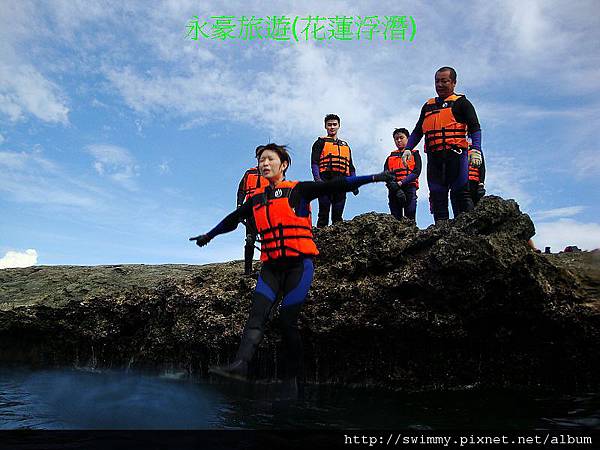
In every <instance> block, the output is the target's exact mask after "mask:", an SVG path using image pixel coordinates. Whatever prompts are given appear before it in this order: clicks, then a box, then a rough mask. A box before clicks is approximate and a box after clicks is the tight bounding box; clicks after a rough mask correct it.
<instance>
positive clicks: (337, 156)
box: [319, 137, 352, 176]
mask: <svg viewBox="0 0 600 450" xmlns="http://www.w3.org/2000/svg"><path fill="white" fill-rule="evenodd" d="M321 139H323V141H325V144H324V145H323V150H321V155H320V156H319V173H323V172H337V173H341V174H343V175H345V176H348V175H350V161H351V159H352V158H351V153H350V147H349V146H348V144H347V143H346V142H344V141H341V140H339V139H333V138H330V137H322V138H321Z"/></svg>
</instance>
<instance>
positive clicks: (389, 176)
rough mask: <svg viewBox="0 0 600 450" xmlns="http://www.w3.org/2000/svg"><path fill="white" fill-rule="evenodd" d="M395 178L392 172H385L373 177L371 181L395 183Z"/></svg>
mask: <svg viewBox="0 0 600 450" xmlns="http://www.w3.org/2000/svg"><path fill="white" fill-rule="evenodd" d="M395 180H396V177H395V176H394V174H393V173H392V172H390V171H389V170H386V171H385V172H381V173H378V174H376V175H373V181H395Z"/></svg>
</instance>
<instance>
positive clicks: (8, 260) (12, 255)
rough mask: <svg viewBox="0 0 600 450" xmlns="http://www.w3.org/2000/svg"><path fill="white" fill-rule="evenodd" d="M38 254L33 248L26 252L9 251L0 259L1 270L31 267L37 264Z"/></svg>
mask: <svg viewBox="0 0 600 450" xmlns="http://www.w3.org/2000/svg"><path fill="white" fill-rule="evenodd" d="M37 258H38V254H37V251H35V250H34V249H32V248H29V249H27V250H25V251H24V252H14V251H8V252H6V254H5V255H4V256H3V257H2V258H0V269H8V268H10V267H29V266H33V265H35V264H37Z"/></svg>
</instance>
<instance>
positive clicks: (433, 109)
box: [422, 94, 469, 153]
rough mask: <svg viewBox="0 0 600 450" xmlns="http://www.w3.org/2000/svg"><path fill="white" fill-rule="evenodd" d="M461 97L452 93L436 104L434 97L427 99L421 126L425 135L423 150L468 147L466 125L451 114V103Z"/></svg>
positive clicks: (435, 150)
mask: <svg viewBox="0 0 600 450" xmlns="http://www.w3.org/2000/svg"><path fill="white" fill-rule="evenodd" d="M461 97H464V96H463V95H462V94H452V95H451V96H449V97H448V98H446V99H445V100H444V101H443V102H442V103H441V104H438V103H437V102H436V99H435V98H430V99H429V100H427V103H426V104H425V118H424V119H423V127H422V130H423V135H424V136H425V152H427V153H429V152H438V151H441V150H452V149H457V148H461V149H466V148H468V147H469V143H468V142H467V137H466V136H467V125H466V124H464V123H459V122H457V121H456V118H455V117H454V114H452V105H453V104H454V102H456V101H457V100H458V99H459V98H461Z"/></svg>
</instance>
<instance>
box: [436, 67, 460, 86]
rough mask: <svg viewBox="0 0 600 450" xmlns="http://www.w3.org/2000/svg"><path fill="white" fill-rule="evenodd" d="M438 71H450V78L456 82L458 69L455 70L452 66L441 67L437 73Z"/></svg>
mask: <svg viewBox="0 0 600 450" xmlns="http://www.w3.org/2000/svg"><path fill="white" fill-rule="evenodd" d="M438 72H450V79H451V80H452V81H454V82H455V83H456V70H454V69H453V68H452V67H448V66H444V67H440V68H439V69H438V70H436V71H435V73H438Z"/></svg>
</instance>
